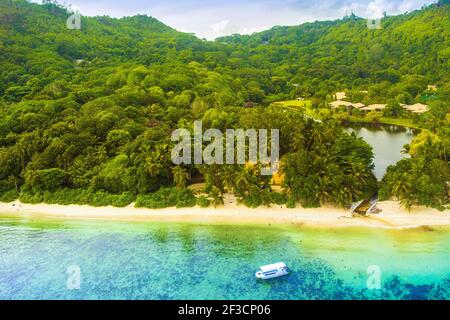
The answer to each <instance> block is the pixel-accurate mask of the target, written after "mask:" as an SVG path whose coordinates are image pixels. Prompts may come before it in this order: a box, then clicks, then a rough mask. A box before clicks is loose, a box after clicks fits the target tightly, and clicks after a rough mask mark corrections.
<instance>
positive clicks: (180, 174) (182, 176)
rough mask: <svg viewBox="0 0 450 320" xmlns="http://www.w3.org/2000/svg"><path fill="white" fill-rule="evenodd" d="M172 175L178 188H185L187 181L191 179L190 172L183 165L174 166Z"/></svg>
mask: <svg viewBox="0 0 450 320" xmlns="http://www.w3.org/2000/svg"><path fill="white" fill-rule="evenodd" d="M172 176H173V182H175V185H176V186H177V188H178V189H182V188H184V187H185V186H186V182H187V181H188V180H189V172H188V171H187V169H185V168H183V167H181V166H176V167H173V168H172Z"/></svg>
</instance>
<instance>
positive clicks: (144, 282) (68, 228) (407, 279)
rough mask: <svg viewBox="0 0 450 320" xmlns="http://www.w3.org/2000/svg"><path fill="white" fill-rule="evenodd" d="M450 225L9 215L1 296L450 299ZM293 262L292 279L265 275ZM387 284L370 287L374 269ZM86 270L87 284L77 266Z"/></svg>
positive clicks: (1, 238) (1, 248) (3, 223)
mask: <svg viewBox="0 0 450 320" xmlns="http://www.w3.org/2000/svg"><path fill="white" fill-rule="evenodd" d="M449 253H450V230H449V229H432V230H423V229H411V230H402V231H400V230H385V229H370V228H344V229H342V228H341V229H334V230H333V229H313V228H302V227H275V226H266V227H262V226H259V227H257V226H223V225H215V226H214V225H191V224H173V223H172V224H168V223H143V222H139V223H126V222H102V221H88V222H85V221H64V222H63V221H61V220H58V221H52V220H46V221H42V220H40V221H32V220H28V219H18V218H13V217H7V216H3V217H0V299H380V298H382V299H449V298H450V260H449ZM278 261H284V262H286V263H287V264H288V265H289V267H291V269H292V270H293V273H292V274H291V275H289V276H287V277H284V278H279V279H273V280H270V281H258V280H256V279H255V277H254V273H255V271H256V270H257V268H258V266H260V265H264V264H268V263H274V262H278ZM370 265H376V266H378V267H379V268H380V270H381V288H380V289H372V290H369V289H368V288H367V285H366V283H367V279H368V274H367V268H368V266H370ZM70 266H77V267H79V268H80V271H81V276H80V279H81V282H80V289H79V290H69V289H68V287H67V282H68V279H69V278H70V274H68V273H67V269H68V268H69V267H70Z"/></svg>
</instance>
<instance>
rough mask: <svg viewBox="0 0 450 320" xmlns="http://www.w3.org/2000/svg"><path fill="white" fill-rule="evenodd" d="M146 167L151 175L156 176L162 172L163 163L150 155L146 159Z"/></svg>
mask: <svg viewBox="0 0 450 320" xmlns="http://www.w3.org/2000/svg"><path fill="white" fill-rule="evenodd" d="M144 169H145V170H146V171H147V172H148V173H149V174H150V176H151V177H156V176H157V175H159V174H160V173H161V170H162V165H161V163H158V161H157V160H155V159H153V157H151V156H150V157H147V158H146V159H145V163H144Z"/></svg>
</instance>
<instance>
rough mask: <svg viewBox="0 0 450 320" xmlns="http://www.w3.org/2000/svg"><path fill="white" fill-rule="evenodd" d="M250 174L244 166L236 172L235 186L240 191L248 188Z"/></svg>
mask: <svg viewBox="0 0 450 320" xmlns="http://www.w3.org/2000/svg"><path fill="white" fill-rule="evenodd" d="M251 178H252V177H251V176H250V174H249V171H248V170H247V169H245V168H243V169H242V170H240V171H239V172H238V173H237V174H236V186H237V188H238V189H239V190H240V191H241V192H244V193H245V192H246V191H248V189H249V186H250V184H251Z"/></svg>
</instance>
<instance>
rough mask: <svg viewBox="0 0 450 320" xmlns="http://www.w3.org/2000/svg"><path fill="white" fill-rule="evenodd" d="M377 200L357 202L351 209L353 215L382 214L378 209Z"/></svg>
mask: <svg viewBox="0 0 450 320" xmlns="http://www.w3.org/2000/svg"><path fill="white" fill-rule="evenodd" d="M377 202H378V199H377V198H371V199H363V200H361V201H358V202H355V203H353V204H352V206H351V207H350V211H351V214H352V215H353V214H355V213H357V214H362V215H370V214H373V213H380V212H381V210H380V209H379V208H378V207H377Z"/></svg>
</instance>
